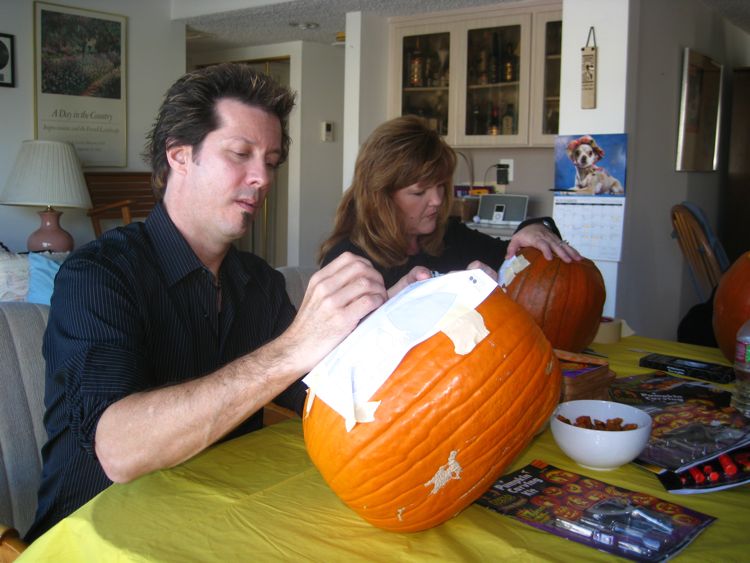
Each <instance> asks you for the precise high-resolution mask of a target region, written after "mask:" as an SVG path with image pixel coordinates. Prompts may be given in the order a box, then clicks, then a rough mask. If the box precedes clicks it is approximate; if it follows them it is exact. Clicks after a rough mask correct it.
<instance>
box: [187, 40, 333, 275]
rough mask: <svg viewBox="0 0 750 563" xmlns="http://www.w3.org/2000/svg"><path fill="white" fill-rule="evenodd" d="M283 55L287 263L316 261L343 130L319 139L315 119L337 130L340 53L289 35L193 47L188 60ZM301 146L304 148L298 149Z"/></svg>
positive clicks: (329, 215)
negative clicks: (256, 42) (288, 109)
mask: <svg viewBox="0 0 750 563" xmlns="http://www.w3.org/2000/svg"><path fill="white" fill-rule="evenodd" d="M277 57H288V58H289V86H290V88H291V89H292V90H294V91H296V92H297V105H296V106H295V108H294V110H293V111H292V114H291V115H290V116H289V134H290V136H291V138H292V144H291V147H290V149H289V159H288V161H287V164H286V166H287V169H288V173H289V184H288V217H287V219H288V224H287V229H288V230H287V263H288V264H289V265H292V266H296V265H303V266H312V265H315V264H316V257H317V252H318V247H319V246H320V243H321V242H322V241H323V239H324V238H325V237H326V236H327V235H328V233H329V232H330V231H331V228H332V225H333V222H332V221H333V213H334V212H335V210H336V206H337V205H338V200H339V198H340V196H341V189H340V186H341V174H342V172H341V171H342V166H343V165H342V152H343V135H338V134H335V135H334V142H332V143H323V142H322V141H321V140H320V122H321V121H323V120H326V121H332V122H333V124H334V131H343V121H344V112H343V106H344V100H343V95H344V53H343V52H342V49H341V48H340V47H333V46H329V45H321V44H317V43H307V42H303V41H290V42H287V43H277V44H274V45H263V46H259V47H239V48H236V49H226V50H222V51H212V52H206V53H198V54H196V55H195V56H194V57H192V58H191V61H190V63H191V65H193V64H207V63H216V62H222V61H243V60H246V61H247V60H264V59H271V58H277ZM302 147H304V151H303V150H302Z"/></svg>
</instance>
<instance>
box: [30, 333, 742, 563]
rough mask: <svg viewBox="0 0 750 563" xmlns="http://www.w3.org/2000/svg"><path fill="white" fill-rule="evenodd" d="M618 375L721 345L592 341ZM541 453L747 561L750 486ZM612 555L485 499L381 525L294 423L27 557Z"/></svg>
mask: <svg viewBox="0 0 750 563" xmlns="http://www.w3.org/2000/svg"><path fill="white" fill-rule="evenodd" d="M594 349H595V350H596V351H597V352H599V353H602V354H606V355H607V356H609V359H610V365H611V366H612V369H614V370H615V371H616V372H617V373H618V375H620V376H624V375H631V374H635V373H642V372H644V371H648V370H644V369H643V368H639V367H638V366H637V363H638V358H640V357H641V356H643V355H644V354H645V353H647V352H652V351H653V352H661V353H667V354H674V355H681V356H685V357H692V358H696V359H703V360H708V361H714V362H723V363H726V362H725V361H724V359H723V358H722V357H721V356H720V354H719V351H718V350H715V349H710V348H702V347H699V346H687V345H682V344H677V343H670V342H664V341H660V340H653V339H648V338H642V337H629V338H626V339H624V340H622V341H621V342H619V343H618V344H608V345H595V346H594ZM534 459H543V460H546V461H548V462H550V463H552V464H553V465H556V466H558V467H561V468H567V469H570V470H572V471H576V472H578V473H581V474H586V475H590V476H592V477H595V478H599V479H602V480H605V481H607V482H609V483H612V484H614V485H617V486H622V487H627V488H630V489H633V490H637V491H644V492H647V493H651V494H654V495H656V496H659V497H661V498H665V499H668V500H670V501H673V502H677V503H679V504H683V505H685V506H688V507H690V508H692V509H694V510H698V511H700V512H705V513H707V514H710V515H712V516H715V517H717V518H718V520H717V521H716V522H715V523H714V524H713V525H711V526H710V527H709V528H708V529H707V530H705V531H704V532H703V533H702V534H701V535H700V536H699V537H698V538H697V539H696V540H695V541H694V542H693V543H692V544H690V546H688V548H687V549H686V550H685V551H684V552H682V554H680V555H679V556H678V560H680V561H700V562H702V563H704V562H706V561H740V560H747V559H748V558H750V554H748V546H750V534H749V533H748V524H749V523H750V487H747V486H745V487H740V488H736V489H731V490H727V491H721V492H715V493H709V494H702V495H672V494H669V493H667V492H666V491H664V489H663V488H662V487H661V485H660V484H659V482H658V481H657V479H656V478H655V477H654V476H653V475H651V474H650V473H648V472H646V471H644V470H642V469H639V468H638V467H637V466H635V465H633V464H628V465H627V466H625V467H622V468H620V469H617V470H615V471H610V472H597V471H592V470H587V469H584V468H582V467H579V466H578V465H576V464H575V463H574V462H572V461H571V460H569V459H568V458H567V457H566V456H565V455H564V454H562V453H561V452H560V450H559V449H558V448H557V446H556V445H555V443H554V441H553V439H552V436H551V434H550V432H549V430H547V431H545V432H544V433H543V434H541V435H540V436H539V437H538V438H537V439H536V440H535V441H534V442H533V443H532V444H531V446H530V447H529V448H527V450H526V451H524V452H523V453H522V455H521V456H520V457H519V458H518V459H517V460H516V462H515V463H514V464H513V467H512V468H510V469H518V468H520V467H522V466H524V465H526V464H528V463H529V462H531V461H532V460H534ZM613 559H616V558H615V557H613V556H611V555H608V554H605V553H603V552H599V551H597V550H595V549H592V548H589V547H586V546H583V545H581V544H578V543H575V542H572V541H568V540H564V539H562V538H559V537H556V536H553V535H551V534H547V533H545V532H541V531H539V530H536V529H534V528H532V527H530V526H527V525H524V524H522V523H519V522H517V521H515V520H512V519H511V518H508V517H506V516H502V515H500V514H496V513H494V512H491V511H489V510H487V509H485V508H482V507H479V506H475V505H474V506H471V507H469V508H468V509H466V510H465V511H464V512H463V513H461V514H460V515H459V516H458V517H456V518H454V519H452V520H450V521H448V522H446V523H445V524H443V525H441V526H439V527H437V528H433V529H432V530H428V531H425V532H420V533H415V534H396V533H392V532H386V531H382V530H379V529H377V528H374V527H372V526H371V525H369V524H367V523H366V522H364V521H363V520H361V519H360V518H359V517H358V516H357V515H356V514H355V513H354V512H352V511H350V510H349V509H348V508H347V507H346V506H345V505H344V504H343V503H341V502H340V501H339V500H338V498H337V497H336V496H335V495H334V493H333V492H332V491H331V490H330V489H329V488H328V486H327V485H326V484H325V482H324V481H323V479H322V478H321V476H320V474H319V473H318V471H317V470H316V469H315V467H314V466H313V465H312V463H311V462H310V460H309V458H308V457H307V454H306V452H305V446H304V442H303V439H302V426H301V424H300V422H299V421H287V422H283V423H281V424H277V425H274V426H271V427H268V428H266V429H264V430H262V431H260V432H255V433H253V434H250V435H248V436H244V437H242V438H239V439H237V440H233V441H231V442H228V443H225V444H221V445H219V446H216V447H214V448H211V449H209V450H207V451H206V452H204V453H202V454H201V455H199V456H197V457H196V458H194V459H193V460H191V461H189V462H187V463H185V464H183V465H181V466H179V467H177V468H174V469H171V470H166V471H159V472H156V473H153V474H151V475H147V476H145V477H142V478H141V479H138V480H137V481H135V482H133V483H130V484H127V485H113V486H112V487H110V488H109V489H107V490H106V491H104V492H103V493H101V494H100V495H99V496H97V497H96V498H94V499H93V500H92V501H90V502H89V503H88V504H86V505H85V506H83V507H82V508H81V509H79V510H78V511H77V512H75V513H74V514H72V515H71V516H70V517H68V518H66V519H65V520H63V521H62V522H60V523H59V524H58V525H57V526H55V527H54V528H52V529H51V530H50V531H49V532H48V533H47V534H45V535H44V536H42V537H41V538H39V539H38V540H37V541H36V542H35V543H34V544H33V545H31V546H30V547H29V549H28V550H27V551H26V552H25V553H24V556H23V557H22V558H21V560H22V561H55V562H58V561H66V562H74V561H107V562H110V561H175V562H176V561H179V562H186V561H295V562H298V561H326V562H332V561H356V560H366V561H480V560H484V561H487V560H491V561H501V560H507V561H540V560H549V561H600V560H613Z"/></svg>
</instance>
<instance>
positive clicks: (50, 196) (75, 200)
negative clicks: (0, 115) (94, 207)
mask: <svg viewBox="0 0 750 563" xmlns="http://www.w3.org/2000/svg"><path fill="white" fill-rule="evenodd" d="M0 203H2V204H3V205H34V206H44V207H45V209H44V210H43V211H40V212H39V217H40V218H41V225H40V227H39V229H37V230H36V231H34V232H33V233H31V235H30V236H29V239H28V241H27V247H28V249H29V250H30V251H32V252H38V251H42V250H51V251H54V252H65V251H68V250H72V249H73V237H72V236H70V233H68V232H67V231H66V230H65V229H63V228H61V227H60V215H62V213H61V212H60V211H57V210H55V209H53V206H54V207H83V208H86V209H88V208H90V207H91V197H90V196H89V190H88V188H87V187H86V180H85V178H84V177H83V171H82V170H81V163H80V162H79V161H78V156H77V155H76V151H75V148H74V147H73V145H71V144H70V143H61V142H58V141H24V142H23V143H22V144H21V150H20V151H18V156H17V157H16V162H15V164H14V165H13V170H11V171H10V176H8V180H7V181H6V182H5V187H4V188H3V191H2V193H0Z"/></svg>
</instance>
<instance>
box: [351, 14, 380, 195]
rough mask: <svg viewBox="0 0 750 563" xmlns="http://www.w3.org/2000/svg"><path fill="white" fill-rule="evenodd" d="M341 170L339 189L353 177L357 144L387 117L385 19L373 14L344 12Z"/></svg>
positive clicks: (357, 149)
mask: <svg viewBox="0 0 750 563" xmlns="http://www.w3.org/2000/svg"><path fill="white" fill-rule="evenodd" d="M345 65H346V66H345V68H346V84H345V87H344V88H345V91H344V155H343V158H344V171H343V184H342V188H343V190H342V191H345V190H346V189H347V188H348V187H349V186H350V185H351V182H352V177H353V176H354V163H355V161H356V160H357V153H358V152H359V147H360V145H361V144H362V143H363V142H364V141H365V140H366V139H367V137H368V136H369V135H370V133H372V131H373V129H375V128H376V127H377V126H378V125H379V124H380V123H382V122H383V121H385V120H386V118H387V115H388V113H387V107H386V106H387V99H388V95H387V94H388V90H387V85H388V21H387V20H386V19H385V18H380V17H378V16H375V15H373V14H363V13H362V12H351V13H348V14H346V63H345Z"/></svg>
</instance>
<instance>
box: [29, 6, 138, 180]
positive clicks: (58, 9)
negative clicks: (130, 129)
mask: <svg viewBox="0 0 750 563" xmlns="http://www.w3.org/2000/svg"><path fill="white" fill-rule="evenodd" d="M126 22H127V20H126V18H125V17H124V16H118V15H114V14H107V13H103V12H95V11H91V10H82V9H79V8H69V7H66V6H58V5H55V4H46V3H43V2H35V3H34V51H35V53H34V55H35V56H34V67H35V68H34V79H35V87H34V94H35V98H36V100H35V101H36V103H35V108H36V122H35V128H36V137H37V139H45V140H51V141H67V142H70V143H72V144H73V145H74V146H75V148H76V152H77V153H78V158H79V159H80V161H81V164H82V165H83V166H88V167H91V166H126V165H127V101H126V92H127V59H126V56H127V52H128V51H127V43H126V40H127V37H126Z"/></svg>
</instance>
